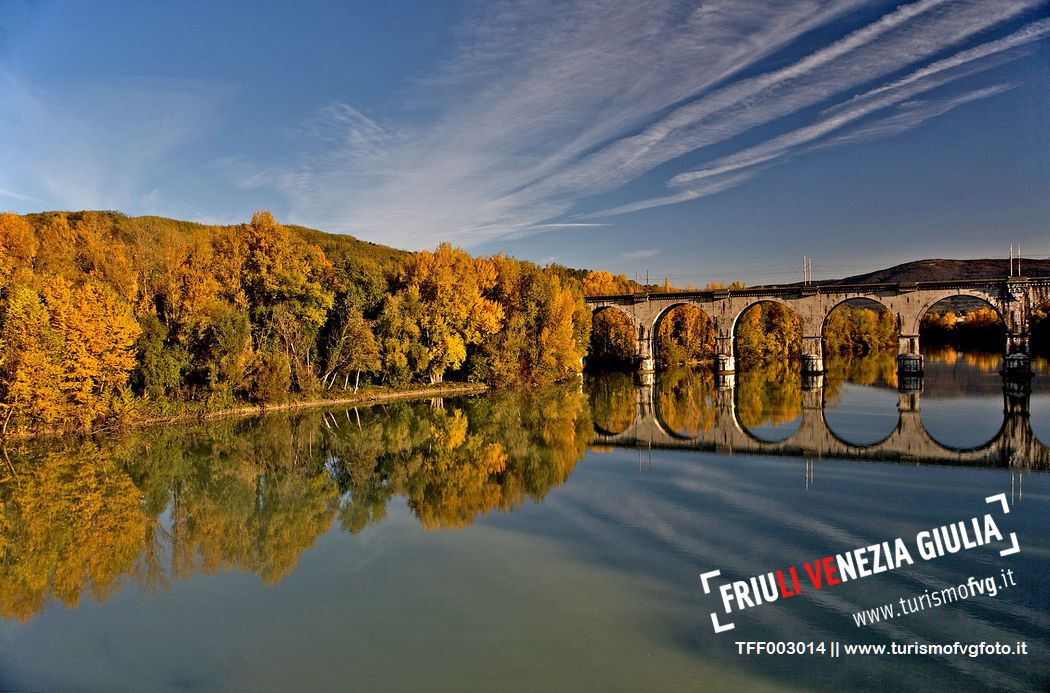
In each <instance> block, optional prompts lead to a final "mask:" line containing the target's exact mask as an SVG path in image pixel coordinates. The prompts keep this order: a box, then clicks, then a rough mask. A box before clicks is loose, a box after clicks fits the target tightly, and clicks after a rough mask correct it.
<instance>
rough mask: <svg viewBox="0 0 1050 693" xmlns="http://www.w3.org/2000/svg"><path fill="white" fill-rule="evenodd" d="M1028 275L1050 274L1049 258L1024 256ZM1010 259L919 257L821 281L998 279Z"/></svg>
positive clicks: (1023, 269) (870, 282)
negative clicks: (873, 269) (910, 260)
mask: <svg viewBox="0 0 1050 693" xmlns="http://www.w3.org/2000/svg"><path fill="white" fill-rule="evenodd" d="M1021 270H1022V272H1023V275H1024V276H1026V277H1050V260H1029V259H1025V260H1022V263H1021ZM1009 273H1010V261H1009V260H1008V259H983V260H941V259H935V260H916V261H914V262H905V263H904V264H901V265H895V266H893V267H888V268H886V269H881V270H876V271H874V272H868V273H866V274H857V275H854V276H852V277H845V278H843V279H837V280H829V281H822V282H820V283H821V284H881V283H893V282H927V281H945V280H951V279H998V278H1002V277H1006V276H1008V275H1009Z"/></svg>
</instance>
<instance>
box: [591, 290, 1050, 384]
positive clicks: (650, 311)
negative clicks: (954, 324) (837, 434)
mask: <svg viewBox="0 0 1050 693" xmlns="http://www.w3.org/2000/svg"><path fill="white" fill-rule="evenodd" d="M953 296H970V297H973V298H977V299H980V300H982V301H984V302H985V303H987V304H988V305H989V306H991V307H992V308H993V309H995V311H996V312H997V313H998V314H999V316H1000V317H1001V318H1002V320H1003V323H1004V324H1005V325H1006V343H1005V344H1004V348H1003V353H1004V355H1010V356H1013V357H1014V358H1011V359H1008V360H1007V361H1006V362H1004V368H1005V369H1008V370H1009V369H1011V368H1012V367H1016V368H1018V370H1020V371H1022V372H1027V371H1028V368H1029V365H1028V355H1029V353H1030V352H1029V344H1028V335H1029V330H1030V328H1031V322H1032V316H1033V314H1034V313H1035V311H1036V310H1037V309H1038V308H1039V307H1040V306H1042V305H1043V304H1045V303H1047V302H1050V277H1043V278H1039V279H1028V278H1025V277H1011V278H1009V279H1005V278H1004V279H988V280H958V281H937V282H910V283H896V284H853V285H849V284H835V285H790V286H765V287H755V288H752V289H721V290H715V291H691V292H680V293H647V294H630V295H617V296H592V297H589V298H587V305H588V306H589V307H590V308H591V310H592V311H594V312H595V313H598V312H600V311H603V310H619V311H621V312H622V313H623V314H624V315H626V316H627V317H628V318H629V319H630V321H631V324H632V325H633V328H634V335H635V358H636V365H637V367H638V370H639V371H641V372H643V373H645V372H652V371H653V370H655V368H656V361H655V355H656V349H655V340H654V335H655V334H656V333H657V330H658V329H659V324H660V320H661V319H662V318H663V317H664V316H665V315H667V313H668V312H669V311H670V310H672V309H673V308H677V307H678V306H682V305H689V306H694V307H696V308H698V309H700V310H701V311H703V312H704V313H705V314H707V316H708V317H709V318H711V321H712V322H713V323H714V328H715V357H716V368H717V370H718V372H720V373H732V372H733V371H735V370H736V362H735V358H734V353H733V352H734V340H735V337H736V325H737V321H738V320H739V318H740V316H741V315H742V314H743V313H744V311H746V310H747V309H748V308H750V307H752V306H754V305H755V304H757V303H762V302H773V303H780V304H783V305H785V306H787V307H788V308H790V309H791V310H793V311H794V312H795V313H796V314H797V315H798V316H799V318H800V320H801V323H802V369H803V371H804V372H806V373H822V372H823V371H824V358H823V347H822V337H823V334H824V324H825V322H826V321H827V318H828V315H829V314H830V313H831V311H833V310H834V309H835V308H836V307H838V306H840V305H842V304H843V303H846V302H849V301H857V300H860V299H863V300H866V301H874V302H876V303H878V304H880V305H882V306H883V307H884V308H886V310H888V311H890V314H891V315H893V316H894V317H895V318H896V320H897V329H898V334H899V352H898V354H899V355H898V365H899V368H900V371H901V372H902V373H903V374H912V373H914V374H921V373H922V370H923V366H922V356H921V355H920V352H919V323H920V321H921V320H922V317H923V316H924V315H925V314H926V312H927V311H928V310H929V309H930V308H931V307H933V305H934V304H935V303H937V302H939V301H942V300H944V299H946V298H951V297H953Z"/></svg>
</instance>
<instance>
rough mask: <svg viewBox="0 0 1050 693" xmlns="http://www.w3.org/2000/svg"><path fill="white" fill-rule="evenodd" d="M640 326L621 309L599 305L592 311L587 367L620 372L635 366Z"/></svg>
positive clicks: (615, 305) (612, 305) (632, 316)
mask: <svg viewBox="0 0 1050 693" xmlns="http://www.w3.org/2000/svg"><path fill="white" fill-rule="evenodd" d="M640 326H641V324H640V323H639V321H638V319H637V318H636V317H635V315H634V314H633V313H631V312H630V311H628V310H626V309H625V308H624V307H623V306H620V305H617V304H615V303H613V304H605V305H599V306H597V307H595V308H593V309H592V310H591V335H590V343H589V344H588V349H587V365H588V366H593V365H595V364H597V365H598V366H599V367H608V368H610V369H612V370H622V369H623V368H625V367H629V366H631V365H632V364H633V363H634V360H635V358H636V356H637V342H638V339H639V327H640Z"/></svg>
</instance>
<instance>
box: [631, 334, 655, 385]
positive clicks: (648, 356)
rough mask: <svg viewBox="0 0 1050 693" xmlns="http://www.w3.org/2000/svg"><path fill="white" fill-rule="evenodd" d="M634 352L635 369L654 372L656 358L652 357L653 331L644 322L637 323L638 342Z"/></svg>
mask: <svg viewBox="0 0 1050 693" xmlns="http://www.w3.org/2000/svg"><path fill="white" fill-rule="evenodd" d="M634 353H635V354H637V359H636V361H637V371H638V372H639V373H655V372H656V359H655V358H654V357H653V331H652V329H651V328H647V327H646V326H645V325H644V324H640V325H638V342H637V345H636V346H635V350H634Z"/></svg>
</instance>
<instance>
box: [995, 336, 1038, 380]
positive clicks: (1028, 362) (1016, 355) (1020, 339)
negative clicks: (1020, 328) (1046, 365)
mask: <svg viewBox="0 0 1050 693" xmlns="http://www.w3.org/2000/svg"><path fill="white" fill-rule="evenodd" d="M1000 373H1001V374H1002V376H1003V378H1013V379H1022V380H1024V379H1028V378H1031V377H1032V358H1031V356H1030V354H1029V351H1028V334H1027V333H1025V332H1008V333H1007V334H1006V349H1005V350H1004V352H1003V368H1002V370H1001V371H1000Z"/></svg>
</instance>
